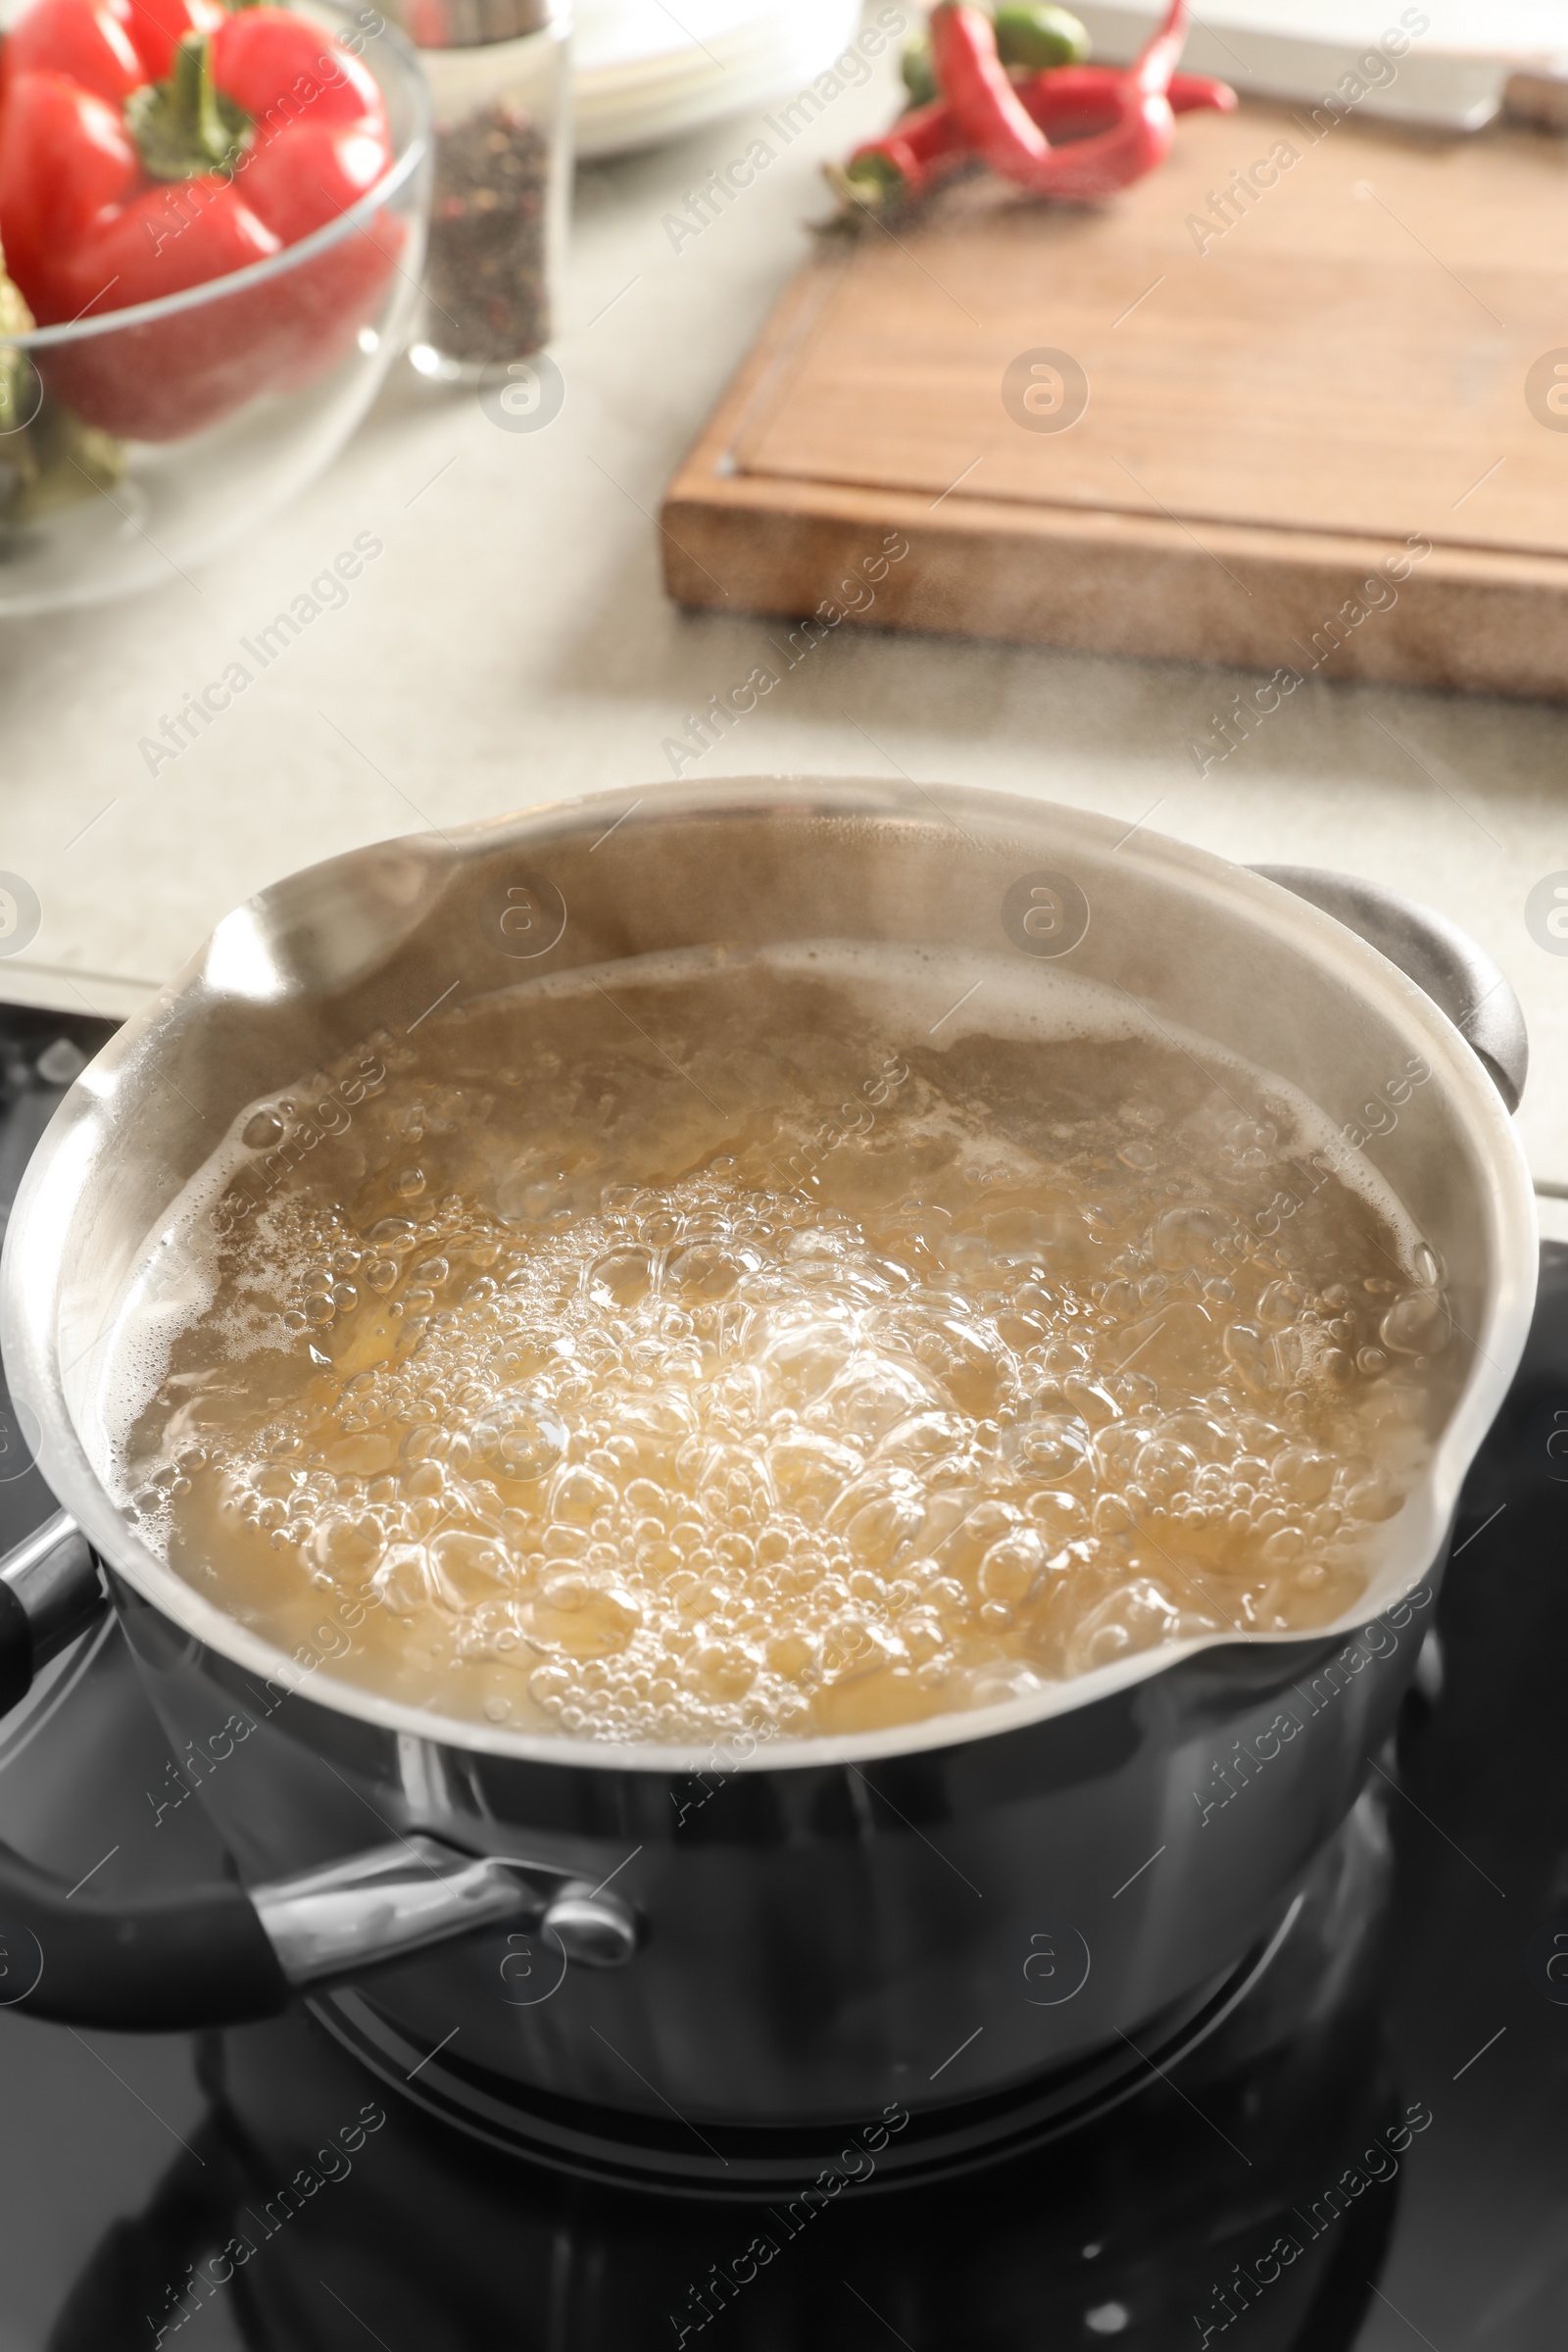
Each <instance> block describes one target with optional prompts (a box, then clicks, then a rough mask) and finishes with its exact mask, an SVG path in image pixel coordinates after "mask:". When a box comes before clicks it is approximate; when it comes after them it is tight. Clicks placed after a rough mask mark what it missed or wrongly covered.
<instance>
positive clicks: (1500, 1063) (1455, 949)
mask: <svg viewBox="0 0 1568 2352" xmlns="http://www.w3.org/2000/svg"><path fill="white" fill-rule="evenodd" d="M1251 870H1252V872H1253V873H1254V874H1261V875H1262V876H1263V879H1264V880H1265V881H1266V882H1277V883H1278V884H1279V885H1280V887H1281V889H1282V890H1288V891H1290V892H1292V893H1293V895H1294V896H1295V897H1297V898H1299V899H1305V900H1307V901H1308V902H1309V904H1310V905H1312V906H1313V907H1321V908H1322V910H1323V912H1324V913H1325V914H1332V915H1333V916H1334V918H1335V920H1336V922H1341V923H1343V924H1344V925H1345V927H1346V929H1347V930H1348V931H1353V932H1354V933H1355V934H1356V937H1357V938H1358V939H1364V940H1365V941H1366V943H1367V946H1368V947H1369V948H1376V949H1377V951H1378V954H1379V955H1380V956H1387V957H1388V959H1389V961H1390V962H1391V963H1395V964H1397V965H1398V967H1399V969H1400V971H1401V972H1403V973H1404V975H1405V977H1406V979H1408V980H1413V981H1414V982H1415V984H1416V986H1417V988H1420V989H1424V990H1425V992H1426V994H1427V995H1428V996H1429V997H1430V998H1431V999H1432V1002H1433V1003H1434V1005H1437V1007H1438V1009H1439V1011H1440V1012H1445V1013H1446V1014H1447V1016H1448V1018H1449V1020H1450V1021H1451V1022H1452V1023H1453V1025H1454V1027H1455V1028H1456V1029H1457V1030H1458V1032H1459V1035H1460V1036H1461V1037H1462V1038H1463V1039H1464V1041H1465V1044H1466V1045H1467V1046H1469V1048H1470V1050H1471V1052H1472V1053H1473V1054H1475V1055H1476V1057H1477V1058H1478V1060H1480V1061H1482V1062H1484V1063H1485V1065H1486V1068H1487V1072H1488V1074H1489V1076H1490V1077H1491V1079H1492V1082H1493V1084H1494V1085H1495V1088H1496V1090H1497V1092H1498V1094H1499V1095H1500V1096H1501V1097H1502V1099H1503V1102H1504V1103H1506V1104H1507V1106H1508V1108H1509V1110H1510V1111H1514V1110H1517V1109H1518V1107H1519V1101H1520V1097H1521V1096H1522V1095H1523V1093H1524V1091H1525V1075H1526V1072H1527V1071H1528V1070H1529V1067H1530V1040H1529V1038H1528V1036H1527V1035H1526V1033H1525V1016H1524V1012H1523V1010H1522V1008H1521V1006H1520V1004H1519V1000H1518V998H1517V997H1516V996H1515V995H1514V993H1513V990H1512V988H1511V987H1510V986H1509V984H1508V981H1507V980H1506V978H1505V977H1504V975H1503V973H1502V971H1501V970H1500V969H1499V967H1498V966H1497V965H1496V964H1495V963H1494V961H1493V959H1492V957H1491V956H1489V955H1488V954H1487V952H1486V950H1485V949H1484V948H1480V947H1477V945H1476V943H1475V941H1474V940H1473V939H1472V938H1471V937H1470V935H1469V933H1468V932H1467V931H1462V930H1461V929H1460V927H1459V925H1458V924H1457V923H1455V922H1450V920H1449V919H1448V917H1447V916H1446V914H1439V913H1438V911H1437V909H1436V908H1435V907H1423V906H1421V905H1420V904H1419V902H1418V901H1416V900H1415V899H1407V898H1405V897H1404V896H1403V895H1402V893H1401V892H1399V891H1397V890H1385V889H1384V888H1383V886H1382V884H1381V883H1378V882H1365V881H1363V880H1362V879H1361V878H1360V876H1359V875H1357V874H1338V873H1333V872H1331V871H1329V870H1328V869H1327V868H1326V867H1321V866H1315V865H1254V866H1253V867H1252V869H1251Z"/></svg>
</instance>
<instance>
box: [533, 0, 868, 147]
mask: <svg viewBox="0 0 1568 2352" xmlns="http://www.w3.org/2000/svg"><path fill="white" fill-rule="evenodd" d="M859 17H860V9H859V0H675V4H674V7H673V8H672V9H671V8H667V7H665V6H664V0H578V7H577V11H576V22H575V25H574V29H573V33H572V70H571V88H572V118H573V123H574V125H575V135H576V145H577V153H578V154H579V155H583V156H600V155H618V154H620V153H622V152H623V151H624V150H625V149H627V148H632V147H651V146H653V145H655V144H656V143H657V142H658V141H659V140H661V139H672V138H676V137H678V136H679V135H680V133H681V132H682V131H688V130H696V129H698V128H700V126H701V125H702V124H703V123H716V122H718V121H720V120H721V119H722V118H723V117H724V116H725V115H738V114H742V113H749V112H753V111H755V110H756V109H757V108H759V107H767V106H771V105H773V104H774V103H775V102H776V101H777V100H779V99H782V98H787V97H789V96H791V95H792V94H793V93H794V92H795V91H796V90H798V89H800V88H801V87H802V86H803V85H805V84H806V83H809V82H810V81H813V80H814V79H815V78H816V76H817V74H819V73H823V72H825V70H826V69H827V68H828V67H829V66H830V65H831V64H832V62H833V60H834V59H835V58H836V57H838V56H839V55H840V54H841V53H842V52H843V51H844V50H845V49H846V48H847V47H848V46H849V44H850V42H851V41H852V40H853V39H854V37H855V33H856V30H857V27H858V24H859Z"/></svg>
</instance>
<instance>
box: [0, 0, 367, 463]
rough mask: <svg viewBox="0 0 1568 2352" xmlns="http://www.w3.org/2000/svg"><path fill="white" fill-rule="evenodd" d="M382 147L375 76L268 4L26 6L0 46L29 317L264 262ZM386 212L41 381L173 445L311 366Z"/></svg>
mask: <svg viewBox="0 0 1568 2352" xmlns="http://www.w3.org/2000/svg"><path fill="white" fill-rule="evenodd" d="M391 160H392V149H391V140H390V137H389V134H388V129H387V122H386V113H385V109H384V108H383V106H382V103H381V94H380V91H379V89H378V87H377V85H376V82H375V78H374V76H373V75H372V74H371V73H369V72H368V69H367V68H366V67H365V66H363V65H362V64H361V63H360V62H359V60H358V59H357V58H355V57H354V56H352V55H351V54H350V52H349V51H348V50H347V49H345V48H344V47H343V46H342V44H341V43H340V42H338V41H337V40H336V39H335V38H334V37H333V36H332V35H331V34H329V33H327V32H325V31H323V30H322V28H321V27H320V26H319V25H315V24H312V23H311V22H310V21H309V20H308V19H306V18H304V17H297V16H294V15H292V14H291V13H290V12H289V11H287V10H286V9H281V8H268V7H260V8H246V9H244V10H243V11H242V12H241V13H239V14H237V15H234V16H228V15H226V14H225V13H224V12H223V11H222V10H221V8H218V7H217V6H215V5H214V0H36V5H34V6H33V7H32V8H31V9H29V10H28V11H27V13H26V14H25V16H24V17H23V18H22V19H21V20H20V22H19V23H18V25H17V26H16V28H15V30H14V31H13V32H12V33H11V35H10V37H9V39H8V40H7V42H6V45H5V51H4V60H3V79H0V245H3V247H4V251H5V255H6V261H7V265H8V267H9V269H10V270H11V274H12V276H13V277H14V278H15V280H16V282H17V284H18V285H19V286H20V287H21V289H22V292H23V294H24V295H25V298H26V300H27V303H28V305H29V307H30V309H31V310H32V313H33V315H34V317H35V318H36V319H37V321H38V323H39V325H40V326H49V325H54V324H57V323H59V322H61V321H63V320H67V319H77V318H80V317H82V316H83V315H84V314H88V313H90V314H92V315H93V316H95V317H97V316H100V315H102V314H103V313H105V312H109V311H118V310H123V309H127V308H129V307H131V306H133V305H135V304H138V303H144V302H150V301H153V300H155V299H156V298H157V297H159V296H161V295H168V294H177V293H182V292H184V291H186V290H187V289H189V288H191V287H195V286H203V285H206V284H207V283H208V282H209V281H210V280H213V279H217V278H221V277H224V276H226V275H227V274H229V272H231V271H233V270H241V269H244V268H245V267H246V266H247V265H248V264H250V263H253V262H262V261H266V260H268V259H270V257H271V256H272V255H274V254H278V253H281V252H282V251H283V249H284V248H285V247H286V246H289V245H293V244H296V243H298V241H299V240H300V239H301V238H302V237H306V236H309V235H310V234H311V232H312V231H313V230H315V229H319V228H321V227H324V226H325V225H326V224H327V223H329V222H330V221H334V220H336V219H337V218H338V216H339V215H340V214H342V213H343V212H345V211H346V210H347V209H348V207H349V206H350V205H352V204H354V203H356V202H357V201H358V200H359V198H360V197H362V196H363V195H365V194H366V192H367V191H368V189H370V188H373V187H374V186H375V184H376V182H377V181H378V180H379V179H380V178H381V177H382V175H383V174H384V172H386V171H387V169H388V167H389V165H390V163H391ZM402 234H403V232H402V228H401V224H400V223H399V222H398V221H396V220H395V219H393V218H392V217H391V216H389V215H387V214H385V213H383V214H381V215H379V216H377V218H376V219H375V220H374V221H371V222H370V223H369V225H368V227H366V228H361V229H357V230H354V231H350V232H349V233H348V234H346V235H345V236H344V237H342V238H340V239H339V240H338V241H337V242H336V243H335V244H333V245H332V246H330V247H329V248H328V249H327V250H326V251H324V252H322V253H319V254H317V255H316V256H314V257H313V258H312V259H311V260H310V261H308V262H306V263H303V264H301V265H300V266H298V267H297V268H294V269H289V270H280V271H279V272H278V273H277V274H276V275H275V276H274V277H272V278H271V279H270V280H269V281H268V282H267V283H265V284H262V285H259V286H253V287H250V288H247V289H244V290H243V291H241V292H239V293H237V294H235V295H233V296H231V297H229V298H227V299H224V300H213V301H210V302H207V303H204V304H200V305H193V306H192V307H191V308H190V309H188V310H185V311H183V312H180V313H178V314H176V315H175V316H173V317H172V318H168V319H158V320H154V321H152V322H150V323H146V324H140V325H133V326H127V327H126V328H125V329H123V331H109V332H106V333H104V334H101V335H94V336H89V337H86V338H81V339H76V340H73V341H72V342H70V343H67V344H63V345H60V346H58V347H55V348H48V347H45V348H44V349H42V350H40V352H39V354H38V364H39V368H40V371H41V372H42V373H43V375H44V377H45V379H46V381H47V382H48V384H49V386H50V388H51V390H52V391H54V392H55V393H56V394H57V395H58V397H59V398H60V399H61V400H63V401H64V402H65V403H66V404H67V406H68V407H70V408H71V409H73V410H74V412H75V413H76V415H77V416H79V417H82V418H84V419H85V420H86V421H87V422H88V423H91V424H95V425H98V426H100V427H102V429H103V430H105V431H106V432H111V433H115V434H118V435H120V436H121V437H123V438H126V439H138V440H145V441H168V440H173V439H176V438H178V437H180V436H181V435H183V434H186V433H192V432H197V431H200V430H201V429H202V428H203V427H205V426H207V425H211V424H214V423H216V422H218V421H219V420H220V419H221V417H226V416H227V415H229V414H230V413H231V412H232V411H233V410H234V409H236V408H238V407H240V406H241V405H242V404H243V403H244V402H245V401H247V400H249V399H252V398H253V397H254V396H255V395H257V394H258V393H262V392H269V391H284V390H289V389H292V388H293V387H295V386H297V385H299V384H302V383H305V382H308V381H310V380H311V379H312V378H314V377H315V376H317V375H319V374H321V373H323V372H324V371H325V370H326V369H327V368H330V367H332V366H333V365H335V363H336V362H337V361H338V360H339V359H340V358H341V357H342V356H343V355H344V353H345V352H346V351H347V350H348V349H349V348H350V346H351V345H352V343H353V341H354V338H355V336H356V335H357V333H358V331H359V329H360V327H361V326H362V325H363V324H364V322H365V320H366V319H368V317H369V315H370V314H371V312H372V311H373V310H374V308H375V306H376V304H377V302H378V301H379V299H380V296H381V293H382V290H383V288H384V286H385V284H386V281H387V278H388V277H389V275H390V273H391V271H392V270H393V268H394V267H395V265H396V260H397V255H398V252H399V250H400V247H401V244H402Z"/></svg>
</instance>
